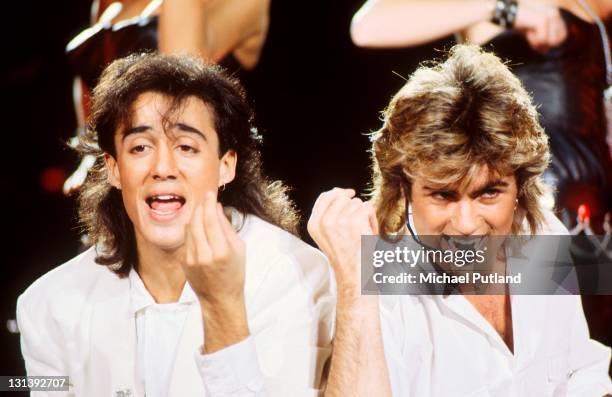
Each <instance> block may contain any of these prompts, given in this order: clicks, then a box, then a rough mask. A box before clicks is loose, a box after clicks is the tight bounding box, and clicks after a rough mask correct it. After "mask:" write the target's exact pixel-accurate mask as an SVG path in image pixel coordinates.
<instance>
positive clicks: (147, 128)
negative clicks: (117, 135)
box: [121, 125, 151, 141]
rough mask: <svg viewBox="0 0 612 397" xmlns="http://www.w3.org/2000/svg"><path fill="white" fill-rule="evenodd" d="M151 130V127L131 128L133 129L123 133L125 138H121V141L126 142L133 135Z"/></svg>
mask: <svg viewBox="0 0 612 397" xmlns="http://www.w3.org/2000/svg"><path fill="white" fill-rule="evenodd" d="M149 130H151V126H149V125H139V126H137V127H131V128H127V129H126V130H125V131H124V132H123V137H122V138H121V140H122V141H123V140H125V138H126V137H127V136H128V135H132V134H138V133H142V132H146V131H149Z"/></svg>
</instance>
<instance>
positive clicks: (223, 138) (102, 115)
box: [76, 54, 299, 277]
mask: <svg viewBox="0 0 612 397" xmlns="http://www.w3.org/2000/svg"><path fill="white" fill-rule="evenodd" d="M145 92H156V93H160V94H164V95H167V96H168V97H170V98H171V106H170V110H169V111H173V110H176V109H177V108H178V107H180V106H181V105H182V103H183V102H184V100H185V99H187V98H188V97H191V96H194V97H197V98H199V99H200V100H202V102H204V103H205V104H206V105H207V106H208V107H209V109H211V111H212V113H213V117H214V124H215V130H216V131H217V134H218V135H219V157H222V155H223V154H224V153H226V152H227V151H228V150H234V151H235V152H236V154H237V156H238V163H237V165H236V176H235V179H234V180H233V181H232V182H231V183H229V184H228V185H227V186H226V188H225V189H224V190H223V191H222V192H219V201H220V202H221V203H222V204H223V205H224V206H231V207H234V208H235V209H236V210H238V211H239V212H240V213H241V214H242V215H246V214H253V215H256V216H258V217H259V218H262V219H264V220H266V221H268V222H270V223H272V224H275V225H277V226H279V227H281V228H283V229H285V230H287V231H289V232H291V233H294V234H297V224H298V220H299V216H298V214H297V212H296V210H295V207H294V205H293V203H292V202H291V201H290V200H289V199H288V197H287V194H286V192H287V188H286V187H285V186H284V185H283V184H282V183H281V182H280V181H275V182H271V181H270V180H269V179H268V178H267V177H266V176H265V175H264V174H263V172H262V163H261V157H260V152H259V145H260V143H261V136H260V135H259V134H258V132H257V130H256V129H255V128H254V127H253V125H252V121H253V114H252V111H251V109H250V107H249V105H248V103H247V100H246V98H245V94H244V90H243V88H242V87H241V85H240V84H239V83H238V81H236V80H235V79H233V78H231V77H229V76H228V75H226V74H225V72H224V71H223V69H222V68H220V67H219V66H216V65H210V64H205V63H203V62H202V61H200V60H199V59H196V58H192V57H189V56H169V55H159V54H133V55H130V56H127V57H125V58H121V59H118V60H116V61H114V62H113V63H111V64H110V65H109V66H108V67H107V68H106V69H105V70H104V72H103V73H102V75H101V78H100V81H99V83H98V85H97V86H96V87H95V89H94V90H93V95H92V98H91V116H90V118H89V120H88V123H87V128H86V130H85V132H84V133H83V135H82V136H81V137H80V139H79V144H78V145H77V146H76V150H77V151H78V152H79V153H80V154H81V155H83V156H84V155H93V156H95V157H96V162H95V164H94V166H93V168H92V169H91V170H90V171H89V174H88V176H87V179H86V181H85V184H84V185H83V187H82V189H81V192H80V195H79V220H80V223H81V224H82V226H83V227H84V229H85V230H86V232H87V233H88V234H89V237H90V240H91V243H93V244H96V246H97V248H98V253H97V257H96V262H97V263H99V264H101V265H107V266H109V267H110V268H111V269H112V270H113V271H114V272H115V273H116V274H118V275H119V276H120V277H125V276H126V275H127V274H128V273H129V271H130V269H131V268H132V267H133V266H135V265H136V264H137V261H138V255H137V251H136V242H135V236H134V227H133V225H132V222H131V221H130V219H129V217H128V215H127V212H126V210H125V207H124V205H123V201H122V197H121V192H120V191H119V190H117V189H116V188H115V187H113V186H111V185H110V183H109V182H108V180H107V169H106V165H105V161H104V154H105V153H107V154H109V155H111V156H113V157H115V156H116V152H115V150H116V148H115V145H114V136H115V133H116V131H117V129H118V128H119V127H120V126H121V125H129V122H130V117H131V105H132V104H133V103H134V101H135V100H136V99H137V98H138V96H139V95H141V94H143V93H145Z"/></svg>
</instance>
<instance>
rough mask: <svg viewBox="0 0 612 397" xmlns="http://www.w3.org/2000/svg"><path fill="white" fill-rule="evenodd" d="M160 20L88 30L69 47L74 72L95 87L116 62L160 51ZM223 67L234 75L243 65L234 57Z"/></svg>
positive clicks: (227, 58)
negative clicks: (107, 69)
mask: <svg viewBox="0 0 612 397" xmlns="http://www.w3.org/2000/svg"><path fill="white" fill-rule="evenodd" d="M158 19H159V18H158V17H157V16H151V17H146V18H145V17H141V18H135V19H129V20H127V21H122V22H118V23H116V24H114V25H112V26H104V27H98V28H97V29H95V30H94V29H93V28H89V29H86V30H85V31H83V32H82V33H80V34H79V35H78V36H77V37H75V38H74V39H73V40H72V41H71V42H70V44H68V47H67V48H66V54H67V56H68V59H69V61H70V63H71V65H72V67H73V70H74V73H75V74H77V75H79V76H80V77H81V78H82V79H83V81H84V82H85V83H86V84H87V86H88V87H91V88H93V87H95V85H96V83H97V82H98V78H99V77H100V74H101V73H102V70H104V68H105V67H106V66H107V65H108V64H109V63H111V62H112V61H113V60H115V59H117V58H121V57H124V56H126V55H129V54H131V53H135V52H153V51H156V50H157V43H158V35H157V25H158ZM219 64H220V65H221V66H223V67H224V68H226V69H227V70H228V71H229V72H230V73H235V72H238V71H239V70H240V64H239V63H238V61H237V60H236V58H234V56H233V55H232V54H230V55H228V56H227V57H225V58H224V59H223V60H222V61H221V62H219Z"/></svg>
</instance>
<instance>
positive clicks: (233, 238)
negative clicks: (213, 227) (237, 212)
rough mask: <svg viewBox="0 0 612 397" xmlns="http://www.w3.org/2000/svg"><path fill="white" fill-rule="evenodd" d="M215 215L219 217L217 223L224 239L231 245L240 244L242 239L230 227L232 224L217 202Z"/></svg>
mask: <svg viewBox="0 0 612 397" xmlns="http://www.w3.org/2000/svg"><path fill="white" fill-rule="evenodd" d="M217 217H218V218H219V224H220V225H221V229H222V231H223V234H224V236H225V239H226V240H227V241H228V242H229V244H230V245H231V246H233V247H236V246H237V245H241V244H242V240H241V239H240V236H238V233H236V231H235V230H234V228H233V227H232V224H231V223H230V221H229V220H228V219H227V217H226V216H225V213H224V212H223V206H221V204H219V203H217Z"/></svg>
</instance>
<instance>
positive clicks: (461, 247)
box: [442, 235, 486, 251]
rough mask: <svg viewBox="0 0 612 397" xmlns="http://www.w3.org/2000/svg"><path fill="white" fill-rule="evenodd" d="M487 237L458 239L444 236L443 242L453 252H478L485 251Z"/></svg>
mask: <svg viewBox="0 0 612 397" xmlns="http://www.w3.org/2000/svg"><path fill="white" fill-rule="evenodd" d="M485 237H486V236H478V237H468V238H464V237H457V236H447V235H445V236H443V237H442V239H443V241H445V242H446V245H447V247H448V248H449V249H451V250H453V251H476V250H480V249H483V246H484V245H485V242H486V238H485Z"/></svg>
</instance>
